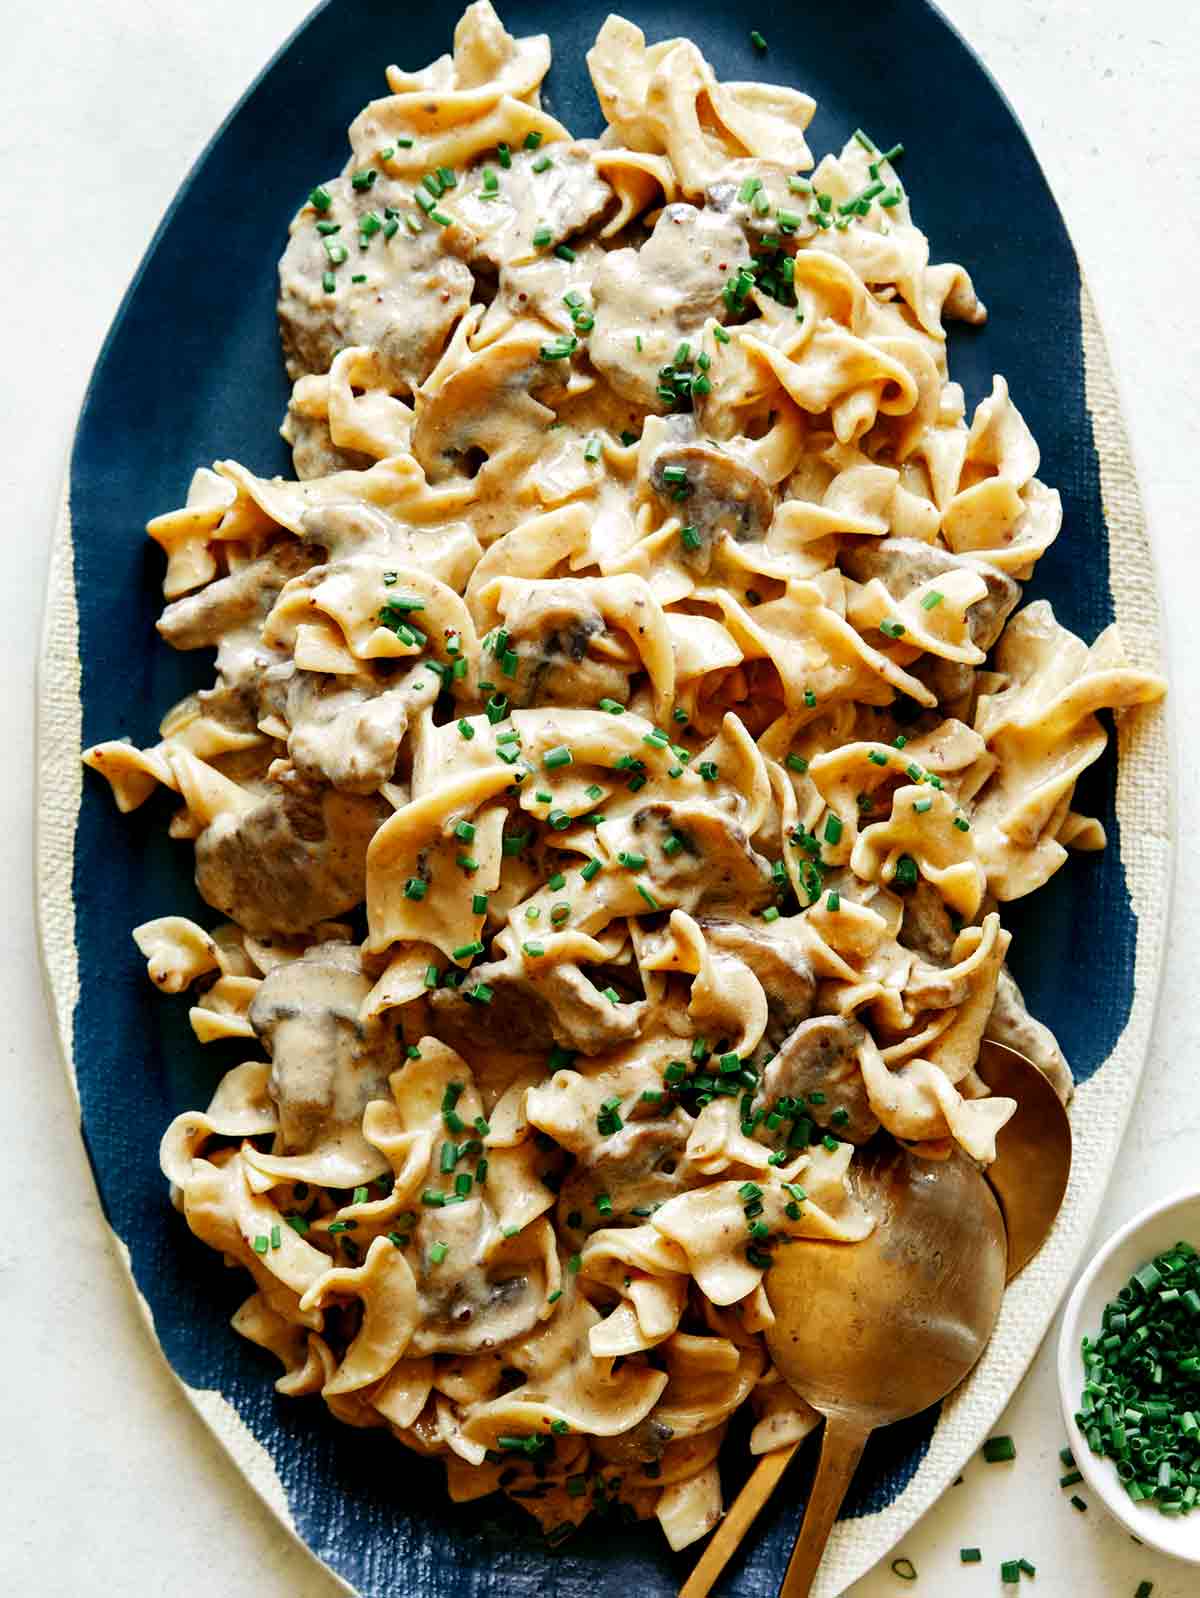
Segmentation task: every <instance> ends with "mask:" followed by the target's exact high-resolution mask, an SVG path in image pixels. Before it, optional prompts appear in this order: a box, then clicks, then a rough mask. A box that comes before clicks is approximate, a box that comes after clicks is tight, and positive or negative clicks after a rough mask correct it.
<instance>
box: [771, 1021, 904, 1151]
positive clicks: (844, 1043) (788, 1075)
mask: <svg viewBox="0 0 1200 1598" xmlns="http://www.w3.org/2000/svg"><path fill="white" fill-rule="evenodd" d="M865 1036H866V1033H865V1031H864V1029H863V1027H862V1026H861V1025H860V1023H859V1022H857V1021H847V1020H845V1019H843V1017H841V1016H833V1015H818V1016H814V1017H813V1019H812V1020H811V1021H804V1022H802V1023H801V1025H800V1026H798V1027H797V1028H796V1030H795V1031H794V1032H793V1033H792V1034H791V1036H790V1037H788V1038H786V1039H785V1040H784V1043H783V1046H782V1048H781V1049H780V1050H779V1053H778V1054H777V1055H776V1056H775V1058H774V1059H773V1060H772V1061H771V1063H770V1065H768V1066H767V1068H766V1070H765V1071H764V1072H763V1077H762V1087H761V1090H760V1092H761V1097H762V1101H763V1102H764V1103H765V1104H767V1105H772V1104H774V1103H775V1102H776V1101H777V1100H779V1099H782V1098H793V1099H807V1100H809V1102H808V1103H807V1104H806V1105H805V1114H806V1115H810V1116H811V1117H812V1119H813V1120H814V1121H815V1122H816V1123H817V1125H818V1126H823V1127H827V1126H831V1125H832V1124H833V1119H832V1118H833V1115H834V1112H835V1111H838V1110H844V1111H845V1112H846V1114H847V1116H848V1117H849V1119H848V1120H847V1121H845V1122H843V1123H842V1124H840V1125H838V1126H837V1128H836V1131H837V1135H838V1137H840V1138H841V1139H842V1140H843V1141H844V1142H846V1143H865V1142H866V1141H867V1139H868V1138H869V1137H873V1136H874V1135H875V1133H876V1132H877V1131H878V1130H879V1122H878V1120H877V1119H876V1117H875V1115H874V1114H873V1113H872V1110H871V1106H870V1103H869V1102H868V1100H867V1090H866V1088H865V1087H864V1085H863V1079H862V1072H861V1070H860V1069H859V1064H858V1050H859V1046H860V1044H861V1043H862V1041H863V1039H864V1037H865ZM813 1093H823V1094H824V1095H825V1097H824V1100H823V1101H821V1102H818V1103H817V1104H813V1103H812V1102H811V1097H810V1096H811V1095H812V1094H813ZM840 1120H841V1118H840V1116H839V1121H840ZM758 1135H759V1137H760V1138H761V1139H764V1140H769V1139H770V1136H771V1135H770V1133H768V1132H766V1131H764V1130H762V1129H760V1131H759V1134H758Z"/></svg>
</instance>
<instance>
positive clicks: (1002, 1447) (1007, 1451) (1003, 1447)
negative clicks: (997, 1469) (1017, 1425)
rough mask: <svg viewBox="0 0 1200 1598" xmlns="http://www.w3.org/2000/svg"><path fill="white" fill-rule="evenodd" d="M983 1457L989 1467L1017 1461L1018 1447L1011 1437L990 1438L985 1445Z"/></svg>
mask: <svg viewBox="0 0 1200 1598" xmlns="http://www.w3.org/2000/svg"><path fill="white" fill-rule="evenodd" d="M983 1457H984V1459H985V1460H986V1462H987V1463H988V1464H989V1465H996V1464H1001V1463H1003V1462H1004V1461H1006V1460H1009V1459H1016V1457H1017V1447H1016V1444H1015V1443H1014V1442H1013V1440H1012V1438H1011V1437H989V1438H988V1440H987V1442H985V1443H984V1445H983Z"/></svg>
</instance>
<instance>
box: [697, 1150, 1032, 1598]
mask: <svg viewBox="0 0 1200 1598" xmlns="http://www.w3.org/2000/svg"><path fill="white" fill-rule="evenodd" d="M851 1171H852V1173H853V1174H852V1176H851V1181H852V1184H853V1186H854V1188H855V1191H856V1193H857V1196H858V1198H859V1199H860V1200H861V1202H862V1203H863V1205H864V1206H865V1207H866V1208H867V1209H868V1210H869V1211H870V1212H871V1213H872V1215H874V1217H875V1221H876V1226H875V1230H874V1231H873V1232H872V1233H871V1235H870V1237H868V1238H866V1239H865V1241H863V1242H861V1243H855V1244H852V1245H851V1244H844V1243H825V1242H815V1241H808V1240H806V1241H805V1242H804V1243H803V1244H798V1245H788V1246H784V1247H781V1248H780V1249H779V1250H778V1252H777V1255H776V1260H775V1263H774V1265H772V1267H771V1269H770V1270H769V1271H768V1272H767V1275H766V1278H765V1282H766V1289H767V1297H768V1298H769V1300H770V1303H771V1308H772V1310H773V1311H774V1313H775V1325H774V1326H773V1327H772V1328H771V1330H770V1331H769V1332H768V1333H767V1334H766V1338H767V1346H768V1347H769V1349H770V1351H771V1357H772V1359H773V1360H774V1362H775V1365H776V1368H777V1369H778V1371H779V1373H780V1375H781V1376H783V1378H784V1380H785V1381H787V1382H788V1383H789V1384H790V1385H791V1386H792V1387H793V1388H794V1389H795V1390H796V1392H798V1393H799V1394H800V1395H801V1397H803V1398H805V1399H807V1400H808V1402H809V1403H810V1404H811V1405H812V1406H813V1408H814V1409H817V1410H819V1411H820V1412H821V1414H823V1415H824V1416H825V1434H824V1437H823V1439H822V1443H821V1460H820V1464H819V1465H818V1467H817V1477H816V1480H815V1482H814V1483H813V1488H812V1493H811V1494H810V1496H809V1500H808V1507H807V1508H806V1510H805V1513H804V1522H803V1525H802V1526H801V1528H800V1535H799V1537H798V1539H797V1542H796V1547H795V1550H794V1551H793V1553H792V1559H791V1563H790V1564H789V1565H788V1569H787V1574H786V1575H785V1577H784V1580H783V1586H782V1587H781V1588H780V1598H805V1595H806V1594H807V1593H808V1591H809V1588H810V1587H811V1585H812V1581H813V1577H814V1576H815V1575H816V1571H817V1566H818V1565H819V1564H820V1561H821V1555H822V1554H823V1553H824V1551H825V1544H826V1542H827V1541H828V1539H829V1533H830V1532H831V1531H832V1529H833V1523H834V1520H835V1518H836V1516H837V1512H838V1509H839V1508H840V1507H841V1503H842V1499H843V1498H844V1497H845V1496H846V1489H847V1488H848V1487H849V1485H850V1480H851V1478H852V1477H853V1475H854V1471H855V1469H856V1467H857V1465H858V1462H859V1459H860V1458H861V1457H862V1451H863V1448H864V1446H865V1445H866V1441H867V1438H868V1437H869V1436H870V1435H871V1433H872V1432H873V1431H874V1430H875V1429H876V1427H878V1426H884V1425H887V1424H889V1423H890V1422H891V1421H896V1420H903V1419H904V1418H905V1417H906V1416H908V1415H915V1414H916V1413H917V1412H918V1411H919V1410H922V1409H926V1408H928V1406H929V1405H930V1404H933V1403H935V1402H936V1401H937V1400H938V1399H939V1398H942V1397H944V1396H945V1394H946V1393H948V1392H949V1391H950V1389H951V1388H952V1387H956V1386H957V1385H958V1383H959V1382H960V1381H961V1380H962V1379H963V1377H964V1376H965V1375H966V1374H967V1372H968V1371H969V1370H970V1369H971V1367H972V1365H974V1363H975V1361H976V1360H977V1359H978V1358H979V1356H980V1354H981V1353H982V1352H983V1349H984V1346H985V1345H986V1343H987V1340H988V1338H989V1337H990V1336H991V1334H992V1327H993V1325H994V1324H995V1321H996V1316H997V1315H998V1314H999V1312H1000V1300H1001V1297H1002V1295H1003V1292H1004V1276H1005V1260H1006V1246H1005V1236H1004V1222H1003V1220H1002V1218H1001V1215H1000V1207H999V1205H998V1204H997V1202H996V1199H995V1197H994V1196H993V1194H992V1190H991V1188H990V1187H988V1185H987V1183H986V1182H985V1181H984V1179H983V1177H982V1176H981V1175H980V1174H979V1171H978V1170H977V1168H976V1167H975V1166H974V1165H973V1164H971V1162H970V1161H968V1160H966V1159H963V1158H962V1157H961V1156H959V1155H957V1154H956V1155H953V1156H952V1157H951V1158H950V1159H947V1160H924V1159H918V1158H917V1156H916V1155H914V1154H911V1153H910V1152H909V1151H908V1150H907V1149H904V1148H902V1147H900V1146H899V1145H895V1144H892V1145H889V1146H883V1147H880V1148H879V1149H878V1150H873V1149H869V1150H864V1151H863V1153H862V1155H861V1156H860V1157H859V1158H858V1159H857V1160H856V1161H855V1162H854V1165H853V1166H852V1167H851ZM796 1446H799V1445H796ZM794 1452H795V1447H793V1448H790V1449H789V1448H783V1449H778V1450H776V1452H775V1453H773V1454H767V1455H765V1456H764V1458H763V1460H762V1463H761V1464H760V1465H759V1466H758V1468H757V1470H756V1471H755V1473H754V1475H753V1476H752V1477H751V1478H750V1480H749V1481H748V1482H747V1484H746V1486H745V1487H744V1488H743V1490H742V1492H741V1494H740V1495H739V1497H738V1499H737V1501H736V1503H735V1504H734V1505H733V1507H732V1508H731V1510H730V1512H729V1514H728V1515H727V1516H726V1517H725V1519H724V1521H723V1522H722V1524H721V1527H720V1529H719V1530H718V1531H717V1533H716V1535H715V1536H714V1537H713V1540H712V1541H711V1542H710V1543H709V1545H708V1547H707V1548H706V1549H705V1551H704V1553H703V1555H702V1556H701V1558H700V1561H699V1563H698V1564H697V1566H696V1568H695V1570H694V1571H693V1572H692V1574H691V1576H690V1577H689V1579H688V1581H687V1582H686V1583H685V1584H684V1586H683V1587H682V1588H681V1589H680V1593H679V1598H703V1595H705V1594H707V1593H708V1592H709V1591H710V1590H711V1588H712V1584H713V1582H714V1581H715V1580H716V1579H717V1577H718V1575H719V1574H720V1572H721V1570H722V1569H723V1568H724V1566H725V1564H726V1562H727V1560H728V1559H729V1557H730V1555H731V1554H732V1553H733V1551H734V1549H735V1548H736V1547H737V1545H738V1543H739V1542H740V1541H741V1539H742V1537H743V1536H744V1534H745V1532H746V1530H747V1529H748V1528H749V1525H750V1523H751V1521H752V1520H753V1519H754V1516H755V1515H756V1514H757V1512H758V1510H759V1508H760V1507H761V1506H762V1504H763V1503H765V1502H766V1500H767V1498H768V1497H769V1496H770V1493H771V1489H772V1488H773V1487H774V1486H775V1484H776V1482H777V1481H778V1480H779V1477H780V1476H781V1475H782V1474H783V1471H784V1469H785V1468H786V1466H787V1463H788V1461H789V1460H790V1458H791V1456H792V1454H793V1453H794Z"/></svg>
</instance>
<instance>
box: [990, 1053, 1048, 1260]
mask: <svg viewBox="0 0 1200 1598" xmlns="http://www.w3.org/2000/svg"><path fill="white" fill-rule="evenodd" d="M975 1069H976V1071H977V1072H978V1073H979V1075H980V1076H981V1077H982V1078H983V1080H984V1081H985V1082H986V1083H987V1085H988V1087H989V1088H990V1089H991V1090H992V1092H993V1093H995V1094H998V1095H1000V1096H1001V1097H1003V1098H1007V1099H1015V1100H1016V1101H1017V1109H1016V1113H1015V1114H1014V1115H1013V1117H1012V1118H1011V1120H1009V1121H1008V1122H1007V1123H1006V1124H1005V1125H1004V1126H1003V1127H1001V1129H1000V1132H999V1134H998V1135H997V1138H996V1158H995V1159H994V1160H993V1162H992V1163H991V1165H989V1166H988V1168H987V1180H988V1182H989V1183H990V1184H991V1187H992V1191H993V1192H994V1193H995V1195H996V1198H997V1199H998V1200H999V1203H1000V1211H1001V1214H1002V1215H1003V1216H1004V1225H1005V1228H1006V1230H1007V1232H1008V1280H1009V1281H1010V1282H1011V1281H1012V1279H1013V1277H1014V1276H1016V1274H1017V1272H1018V1271H1020V1270H1022V1269H1023V1268H1024V1267H1025V1266H1026V1265H1028V1263H1029V1261H1030V1260H1031V1259H1032V1258H1033V1256H1034V1255H1035V1254H1036V1253H1037V1251H1038V1249H1040V1248H1041V1246H1042V1244H1043V1243H1044V1242H1045V1241H1046V1237H1047V1235H1048V1233H1049V1231H1050V1228H1051V1227H1052V1226H1053V1225H1054V1220H1055V1217H1056V1216H1057V1214H1058V1212H1059V1210H1060V1209H1061V1208H1062V1201H1063V1196H1064V1194H1065V1193H1066V1191H1067V1182H1068V1180H1069V1178H1070V1175H1071V1122H1070V1120H1069V1119H1068V1116H1067V1110H1066V1106H1065V1105H1064V1104H1063V1102H1062V1100H1061V1099H1060V1098H1059V1096H1058V1094H1057V1093H1056V1092H1055V1091H1054V1088H1053V1087H1052V1086H1051V1084H1050V1081H1049V1078H1047V1077H1046V1076H1044V1075H1043V1074H1042V1072H1041V1071H1039V1070H1038V1068H1037V1066H1036V1065H1034V1063H1033V1061H1032V1060H1027V1059H1026V1058H1025V1056H1024V1055H1023V1054H1018V1053H1017V1051H1016V1050H1015V1049H1010V1048H1008V1047H1007V1046H1006V1045H1005V1044H1003V1043H992V1042H991V1041H990V1040H988V1041H985V1042H984V1044H983V1046H982V1047H981V1048H980V1051H979V1060H978V1062H977V1063H976V1066H975Z"/></svg>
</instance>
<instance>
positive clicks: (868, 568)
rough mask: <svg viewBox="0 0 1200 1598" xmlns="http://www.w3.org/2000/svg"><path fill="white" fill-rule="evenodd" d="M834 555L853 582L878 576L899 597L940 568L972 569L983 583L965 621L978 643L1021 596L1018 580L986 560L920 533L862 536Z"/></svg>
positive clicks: (986, 641) (995, 633)
mask: <svg viewBox="0 0 1200 1598" xmlns="http://www.w3.org/2000/svg"><path fill="white" fill-rule="evenodd" d="M838 560H839V563H840V565H841V567H842V570H843V571H844V572H845V573H846V574H847V576H849V577H853V578H854V580H855V582H858V583H866V582H870V580H871V579H872V578H873V577H878V578H879V580H880V581H881V582H882V583H883V585H884V587H885V588H886V589H887V591H888V592H889V593H890V594H891V596H892V598H893V599H903V598H904V596H905V594H907V593H910V592H911V591H912V590H913V589H914V588H916V587H917V586H918V585H919V584H921V583H926V582H928V581H929V580H930V578H931V577H941V576H942V575H943V573H945V572H949V571H962V570H966V571H973V572H977V573H978V575H979V576H980V577H982V578H983V580H984V582H985V583H986V584H987V593H986V595H985V596H984V597H983V598H982V599H981V600H979V601H978V602H977V603H976V604H974V605H972V606H971V607H970V609H969V610H968V611H967V623H968V626H969V627H970V632H971V641H972V642H973V643H975V644H977V645H978V646H979V648H980V649H990V648H991V647H992V645H993V644H994V643H995V642H996V640H997V638H999V636H1000V634H1001V633H1002V632H1003V630H1004V623H1005V622H1006V621H1007V620H1008V618H1009V616H1010V615H1011V614H1012V612H1013V610H1015V608H1016V606H1017V602H1018V601H1019V599H1020V597H1021V585H1020V583H1018V582H1017V581H1016V580H1015V578H1012V577H1009V576H1008V575H1007V574H1006V573H1005V572H1002V571H998V570H997V568H996V567H995V566H992V565H990V564H989V562H987V561H986V560H973V559H972V558H971V557H970V556H969V555H955V554H954V553H953V552H952V551H951V550H948V549H938V548H937V547H936V545H934V544H925V543H922V541H921V540H920V539H919V538H880V539H867V540H864V541H863V542H862V543H860V544H857V545H852V546H850V547H848V548H846V549H843V550H842V552H841V554H840V555H839V557H838Z"/></svg>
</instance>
